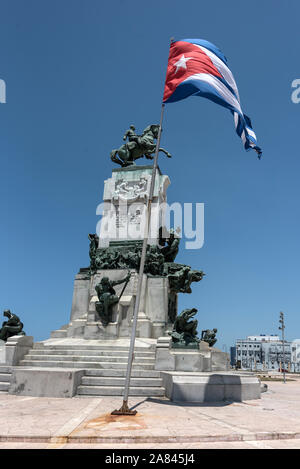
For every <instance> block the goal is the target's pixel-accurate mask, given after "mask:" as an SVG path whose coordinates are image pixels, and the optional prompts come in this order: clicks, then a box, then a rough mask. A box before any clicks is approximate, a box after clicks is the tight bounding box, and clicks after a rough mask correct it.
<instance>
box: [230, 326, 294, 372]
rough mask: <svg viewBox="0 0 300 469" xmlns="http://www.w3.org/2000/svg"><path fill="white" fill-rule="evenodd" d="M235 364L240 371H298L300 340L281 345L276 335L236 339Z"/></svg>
mask: <svg viewBox="0 0 300 469" xmlns="http://www.w3.org/2000/svg"><path fill="white" fill-rule="evenodd" d="M235 352H236V353H235V364H236V365H237V367H238V368H241V369H242V370H257V371H264V370H265V371H267V370H270V371H272V370H274V371H279V370H280V369H282V368H283V367H284V363H285V369H286V370H288V371H300V339H299V340H298V339H297V340H294V341H293V342H288V341H285V342H284V353H283V343H282V340H281V339H280V337H279V336H278V335H265V334H261V335H251V336H248V337H247V338H246V339H237V341H236V344H235Z"/></svg>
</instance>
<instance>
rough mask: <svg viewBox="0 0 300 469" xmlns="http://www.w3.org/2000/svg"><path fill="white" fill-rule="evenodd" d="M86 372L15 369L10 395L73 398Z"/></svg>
mask: <svg viewBox="0 0 300 469" xmlns="http://www.w3.org/2000/svg"><path fill="white" fill-rule="evenodd" d="M83 375H84V370H79V369H75V370H74V369H73V370H72V369H61V368H57V369H54V368H51V369H47V368H35V369H34V368H27V369H26V368H22V367H14V368H13V370H12V376H11V381H10V387H9V394H15V395H18V396H34V397H73V396H74V395H75V394H76V391H77V387H78V385H79V384H80V382H81V378H82V377H83Z"/></svg>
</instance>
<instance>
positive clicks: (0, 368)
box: [0, 365, 12, 373]
mask: <svg viewBox="0 0 300 469" xmlns="http://www.w3.org/2000/svg"><path fill="white" fill-rule="evenodd" d="M11 372H12V367H11V366H6V365H1V366H0V373H11Z"/></svg>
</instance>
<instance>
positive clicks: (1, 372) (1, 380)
mask: <svg viewBox="0 0 300 469" xmlns="http://www.w3.org/2000/svg"><path fill="white" fill-rule="evenodd" d="M11 371H12V367H11V366H0V394H3V393H7V392H8V389H9V385H10V378H11Z"/></svg>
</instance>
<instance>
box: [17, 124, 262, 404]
mask: <svg viewBox="0 0 300 469" xmlns="http://www.w3.org/2000/svg"><path fill="white" fill-rule="evenodd" d="M158 129H159V126H157V125H156V124H155V125H149V126H148V127H146V129H144V131H143V133H142V135H137V134H136V132H135V130H136V129H135V127H134V126H133V125H131V126H130V128H129V129H128V130H127V131H126V132H125V135H124V137H123V140H124V141H125V143H124V144H123V145H122V146H121V147H120V148H119V149H117V150H113V151H112V152H111V155H110V156H111V160H112V161H113V162H114V163H117V164H118V165H119V166H120V167H119V168H114V169H113V170H112V175H111V177H109V178H108V179H106V180H105V182H104V192H103V204H102V219H101V226H100V230H99V233H89V234H88V236H87V240H89V258H90V264H89V266H87V267H84V268H81V269H80V270H79V272H78V274H77V275H76V276H75V281H74V291H73V300H72V308H71V317H70V321H69V323H68V324H66V325H65V326H63V327H62V328H61V329H60V330H57V331H53V332H52V334H51V338H50V339H49V340H48V341H43V342H41V343H38V344H36V345H35V346H34V348H33V350H32V352H29V353H27V349H26V347H28V344H29V341H28V340H27V342H28V343H27V342H26V341H25V342H26V343H25V342H24V340H23V342H24V343H23V342H22V340H21V338H20V340H19V341H15V342H14V343H13V347H14V350H13V353H14V356H18V357H21V356H22V357H23V359H21V360H20V365H21V367H15V368H14V369H13V372H12V384H11V388H10V389H11V390H10V392H11V393H12V394H14V393H20V392H21V391H20V390H22V393H23V394H24V395H40V396H56V397H62V396H67V397H71V396H72V395H74V394H76V393H77V392H79V393H81V394H85V395H111V394H107V393H112V392H113V393H115V394H114V395H116V392H118V393H119V394H118V395H121V393H122V392H123V389H122V386H119V387H117V386H116V385H114V386H113V388H112V387H110V386H105V385H104V386H102V387H101V386H100V385H95V386H92V384H93V382H96V381H97V379H99V380H101V382H105V379H107V380H111V381H115V380H114V379H113V378H115V377H118V380H119V381H122V379H124V368H125V367H126V362H127V360H128V349H129V338H130V336H131V331H132V329H133V330H134V328H133V312H134V305H135V304H136V305H139V308H138V311H137V306H136V310H135V316H134V317H135V318H137V323H136V324H137V327H136V335H135V337H136V338H137V341H138V343H139V349H138V351H137V356H138V354H140V358H139V362H138V363H136V364H135V366H136V368H135V373H136V375H135V376H137V377H143V378H144V379H145V383H146V381H147V380H150V382H153V379H154V378H155V379H157V380H158V382H161V383H163V385H161V384H157V385H156V386H157V387H155V388H153V387H149V388H148V389H145V390H144V389H143V388H142V387H141V385H140V384H138V386H140V387H137V388H133V391H132V392H133V393H134V394H133V395H150V396H153V395H160V396H161V395H166V396H167V397H170V399H176V400H191V401H197V402H200V401H201V402H202V401H205V400H214V399H215V400H222V399H225V398H226V396H227V397H228V396H229V397H230V396H236V395H237V394H238V395H239V396H242V395H243V396H247V398H257V397H259V396H260V388H259V382H258V380H256V382H255V383H254V381H253V380H252V382H251V383H250V384H249V385H250V388H251V389H250V388H249V389H250V392H248V391H247V392H244V394H242V393H241V392H240V390H241V386H242V385H243V386H244V387H245V386H246V389H248V387H247V383H246V381H247V377H245V379H244V381H243V383H242V382H241V381H239V380H236V379H235V378H233V379H231V377H230V376H231V375H228V374H226V373H227V372H228V369H229V360H228V355H227V354H226V353H224V352H221V351H220V350H218V349H216V348H214V347H213V345H214V344H215V342H216V338H215V335H216V332H217V331H216V329H213V330H208V329H207V330H203V331H202V336H201V338H200V339H199V338H198V336H197V333H198V331H197V327H198V321H197V320H196V319H195V318H194V316H195V315H196V313H197V309H196V308H192V309H185V310H184V311H182V312H181V313H180V314H178V307H177V298H178V294H179V293H183V294H187V293H188V294H191V293H192V288H191V287H192V284H193V283H198V282H200V281H201V280H202V279H203V277H204V275H205V274H204V272H203V271H202V270H196V269H194V268H192V267H191V266H188V265H185V264H180V263H177V262H176V256H177V254H178V251H179V248H180V237H179V235H178V230H175V229H174V228H173V229H170V230H169V229H167V228H166V226H165V225H166V219H165V218H166V202H167V188H168V186H169V184H170V180H169V177H168V176H167V175H165V174H162V173H161V171H160V169H159V167H157V168H156V166H155V168H156V174H155V185H154V192H153V197H152V189H153V185H152V186H151V177H152V171H153V168H152V166H149V165H140V166H137V165H136V164H135V160H136V159H138V158H142V157H146V158H147V159H152V154H153V152H154V151H155V147H156V144H155V139H157V136H158ZM159 151H162V152H163V153H165V154H166V156H167V157H170V156H171V155H170V154H169V153H168V152H167V151H166V150H164V149H163V148H159ZM149 199H150V201H151V208H152V210H151V224H150V230H149V233H150V235H149V237H148V244H147V248H146V245H144V251H143V253H144V254H143V258H142V259H144V256H145V265H144V270H143V274H142V277H140V279H142V281H141V280H140V281H139V284H140V285H141V290H139V291H141V295H140V301H139V302H137V303H136V301H135V300H136V297H137V285H138V272H139V268H140V265H142V266H143V262H141V256H142V245H143V239H144V234H145V233H144V228H145V223H146V220H147V207H148V201H149ZM87 251H88V245H87ZM193 288H194V287H193ZM22 344H23V345H22ZM13 347H12V345H11V349H12V348H13ZM24 350H25V352H24ZM24 353H26V355H25V356H24ZM126 353H127V356H126ZM97 354H99V356H98V355H97ZM11 355H12V354H11ZM53 356H54V357H56V360H57V361H55V359H53ZM57 357H59V358H57ZM22 365H24V366H25V368H22ZM51 366H52V367H54V370H53V373H52V375H53V379H52V380H51V376H52V375H51V374H49V373H50V369H49V367H51ZM30 367H31V368H30ZM64 367H65V369H64ZM201 373H202V374H201ZM203 373H204V375H203ZM215 373H225V374H226V379H225V378H224V376H225V375H224V376H223V374H222V375H220V377H219V378H220V379H214V378H213V376H214V374H215ZM93 377H94V379H93ZM151 380H152V381H151ZM245 380H246V381H245ZM80 383H81V384H80ZM86 383H88V384H86ZM232 383H233V384H234V385H235V386H236V387H235V388H230V386H231V384H232ZM239 383H240V384H239ZM210 385H212V386H213V387H209V386H210ZM251 386H252V387H251ZM208 389H215V391H213V392H212V393H210V392H207V390H208ZM233 389H235V391H236V390H237V389H238V392H237V394H235V391H234V390H233ZM89 393H91V394H89ZM99 393H100V394H99ZM101 393H104V394H101ZM220 396H223V397H222V398H220ZM234 399H235V398H234ZM237 400H238V399H237Z"/></svg>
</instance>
